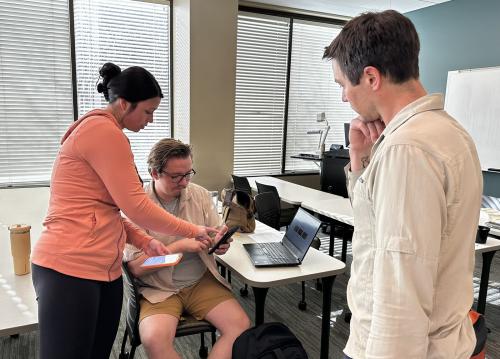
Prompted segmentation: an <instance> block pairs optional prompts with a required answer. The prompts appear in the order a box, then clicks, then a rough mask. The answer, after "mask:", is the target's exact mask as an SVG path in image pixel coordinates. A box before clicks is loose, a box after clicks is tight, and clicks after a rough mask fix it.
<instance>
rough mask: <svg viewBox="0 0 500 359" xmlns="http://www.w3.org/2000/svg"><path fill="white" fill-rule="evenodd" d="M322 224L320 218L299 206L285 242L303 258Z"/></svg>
mask: <svg viewBox="0 0 500 359" xmlns="http://www.w3.org/2000/svg"><path fill="white" fill-rule="evenodd" d="M320 225H321V221H320V220H319V219H317V218H316V217H314V216H313V215H311V214H309V213H307V212H306V211H305V210H303V209H302V208H299V209H298V211H297V214H295V217H294V218H293V220H292V223H290V225H289V226H288V229H287V231H286V234H285V237H284V238H283V243H284V244H285V245H286V246H287V247H288V249H290V250H291V251H292V252H293V253H294V254H295V255H296V256H297V257H298V258H299V259H300V260H302V259H303V258H304V256H305V254H306V253H307V249H308V248H309V246H310V245H311V242H312V241H313V239H314V237H315V236H316V234H317V233H318V230H319V227H320Z"/></svg>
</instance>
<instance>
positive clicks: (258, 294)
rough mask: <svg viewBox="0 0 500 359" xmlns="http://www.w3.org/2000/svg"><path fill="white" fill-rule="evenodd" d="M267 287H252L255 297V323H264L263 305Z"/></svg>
mask: <svg viewBox="0 0 500 359" xmlns="http://www.w3.org/2000/svg"><path fill="white" fill-rule="evenodd" d="M268 289H269V288H257V287H252V290H253V295H254V297H255V325H259V324H262V323H264V306H265V304H266V295H267V291H268Z"/></svg>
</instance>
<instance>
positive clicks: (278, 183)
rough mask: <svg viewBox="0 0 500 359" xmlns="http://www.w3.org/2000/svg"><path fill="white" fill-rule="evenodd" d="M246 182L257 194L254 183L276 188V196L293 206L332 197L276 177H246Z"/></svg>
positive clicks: (326, 193)
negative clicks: (306, 200) (305, 201)
mask: <svg viewBox="0 0 500 359" xmlns="http://www.w3.org/2000/svg"><path fill="white" fill-rule="evenodd" d="M248 182H249V183H250V187H251V188H252V190H254V191H256V192H257V185H256V184H255V182H259V183H263V184H267V185H270V186H274V187H276V189H277V190H278V194H279V196H280V198H281V200H282V201H284V202H287V203H290V204H292V205H294V206H300V205H301V203H302V202H303V201H304V200H305V199H308V200H311V201H314V200H324V199H329V198H331V196H334V195H333V194H331V193H328V192H322V191H318V190H316V189H312V188H309V187H305V186H301V185H299V184H295V183H292V182H288V181H284V180H282V179H279V178H276V177H268V176H263V177H248Z"/></svg>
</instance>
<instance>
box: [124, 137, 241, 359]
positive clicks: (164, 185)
mask: <svg viewBox="0 0 500 359" xmlns="http://www.w3.org/2000/svg"><path fill="white" fill-rule="evenodd" d="M148 167H149V172H150V174H151V177H152V181H151V183H150V184H149V185H148V186H147V188H146V192H147V193H148V194H149V196H150V197H151V198H152V199H153V201H155V202H156V203H158V204H159V205H160V206H162V207H163V208H164V209H165V210H166V211H168V212H170V213H172V214H174V215H175V216H177V217H180V218H182V219H185V220H187V221H189V222H191V223H195V224H199V225H205V226H213V227H216V226H219V225H221V224H222V221H221V218H220V217H219V215H218V213H217V208H215V206H214V204H213V201H212V199H211V196H210V193H209V192H208V191H207V190H206V189H204V188H203V187H200V186H198V185H196V184H193V183H190V180H191V178H192V177H193V176H194V175H195V174H196V172H195V170H194V169H193V161H192V154H191V148H190V147H189V146H188V145H186V144H184V143H182V142H180V141H177V140H173V139H163V140H160V141H159V142H158V143H156V144H155V145H154V146H153V148H152V149H151V153H150V154H149V158H148ZM149 233H150V234H151V235H153V236H154V237H155V238H157V239H158V240H160V241H162V242H163V243H165V244H170V243H173V246H174V248H175V252H182V253H183V254H184V255H183V257H182V260H181V261H180V262H179V263H178V264H177V265H176V266H173V267H163V268H160V269H143V268H142V267H141V266H140V265H141V264H142V263H143V262H144V260H145V259H146V258H147V256H146V255H145V254H144V253H143V252H142V251H140V250H138V249H136V248H134V247H132V246H127V247H126V248H125V253H124V254H125V255H124V258H125V260H127V261H128V262H129V268H130V270H131V272H132V274H134V276H135V277H137V278H138V279H139V286H140V293H141V295H142V297H143V298H142V299H141V302H140V307H141V310H140V324H139V331H140V334H141V341H142V344H143V345H144V348H145V350H146V353H147V354H148V357H149V358H151V359H154V358H179V355H178V354H177V353H176V351H175V349H174V345H173V343H174V338H175V331H176V328H177V323H178V321H179V320H180V319H181V316H182V313H183V312H185V311H186V312H188V313H189V314H191V315H192V316H193V317H195V318H196V319H205V320H207V321H209V322H210V323H212V324H213V325H214V326H215V327H216V328H217V329H218V331H219V332H220V334H221V336H220V337H219V338H218V340H217V342H216V344H215V345H214V347H213V348H212V351H211V352H210V355H209V358H218V359H219V358H231V350H232V346H233V342H234V340H235V339H236V338H237V337H238V336H239V335H240V334H241V333H242V332H243V331H244V330H246V329H247V328H249V327H250V320H249V319H248V316H247V315H246V313H245V312H244V310H243V308H241V306H240V304H239V303H238V302H237V301H236V299H235V298H234V296H233V295H232V293H231V289H230V285H229V284H228V283H227V282H226V281H225V279H224V278H223V277H222V276H221V275H220V274H219V273H218V271H217V266H216V264H215V259H214V258H213V256H212V255H209V254H208V253H207V247H206V246H205V244H204V243H203V242H201V241H197V240H196V239H194V238H180V237H175V236H166V235H162V234H159V233H151V232H149ZM176 245H177V246H176ZM170 248H172V247H170ZM228 248H229V243H228V244H226V245H222V246H221V247H220V248H219V249H218V250H217V251H216V252H215V253H217V254H224V253H225V252H226V251H227V250H228Z"/></svg>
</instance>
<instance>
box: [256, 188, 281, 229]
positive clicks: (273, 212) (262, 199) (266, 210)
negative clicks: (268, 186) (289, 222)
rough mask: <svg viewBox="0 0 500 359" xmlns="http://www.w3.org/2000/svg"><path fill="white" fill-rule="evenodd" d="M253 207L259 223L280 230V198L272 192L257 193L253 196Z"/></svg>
mask: <svg viewBox="0 0 500 359" xmlns="http://www.w3.org/2000/svg"><path fill="white" fill-rule="evenodd" d="M255 207H256V208H257V216H258V218H259V221H260V222H262V223H264V224H266V225H268V226H269V227H272V228H274V229H276V230H278V231H279V230H280V228H281V226H280V216H281V207H280V198H279V197H278V196H276V194H275V193H273V192H264V193H259V194H258V195H256V196H255Z"/></svg>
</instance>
